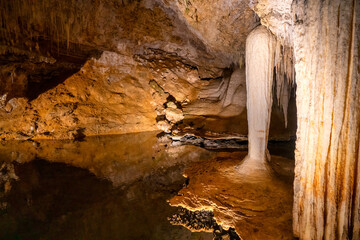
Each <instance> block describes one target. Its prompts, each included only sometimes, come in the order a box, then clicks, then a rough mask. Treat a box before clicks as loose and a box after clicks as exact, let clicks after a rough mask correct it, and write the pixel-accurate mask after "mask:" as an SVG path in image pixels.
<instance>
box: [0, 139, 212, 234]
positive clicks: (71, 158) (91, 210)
mask: <svg viewBox="0 0 360 240" xmlns="http://www.w3.org/2000/svg"><path fill="white" fill-rule="evenodd" d="M213 154H215V153H212V152H209V151H206V150H204V149H201V148H198V147H194V146H177V147H171V146H170V145H169V142H167V141H166V140H164V139H163V140H161V139H160V140H159V139H157V138H156V134H154V133H141V134H128V135H121V136H104V137H94V138H87V139H86V140H85V141H83V142H73V141H49V140H43V141H34V142H30V141H25V142H8V143H6V144H2V145H1V146H0V166H1V167H0V188H1V189H0V205H1V207H0V239H24V240H25V239H69V240H72V239H74V240H81V239H124V240H126V239H194V240H195V239H212V233H193V232H190V231H189V230H187V229H186V228H184V227H181V226H173V225H171V224H170V222H169V220H168V217H171V216H172V215H173V214H174V213H175V212H176V211H177V209H176V208H174V207H170V206H169V204H168V202H167V200H168V199H170V198H171V197H172V196H174V195H176V194H177V192H178V191H179V190H180V189H181V188H182V187H183V184H184V182H185V179H184V177H183V176H182V171H183V169H184V167H185V166H186V164H187V163H189V162H192V161H199V160H201V159H208V158H209V157H211V156H212V155H213Z"/></svg>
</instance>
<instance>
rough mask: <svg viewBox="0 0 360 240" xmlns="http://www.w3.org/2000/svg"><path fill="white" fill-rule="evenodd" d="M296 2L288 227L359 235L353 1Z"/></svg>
mask: <svg viewBox="0 0 360 240" xmlns="http://www.w3.org/2000/svg"><path fill="white" fill-rule="evenodd" d="M297 2H298V4H296V5H295V14H296V15H295V16H296V20H295V21H296V22H295V32H294V34H295V35H294V49H295V57H296V65H295V68H296V81H297V109H298V130H297V142H296V167H295V183H294V184H295V185H294V193H295V197H294V212H293V214H294V215H293V226H294V233H295V235H296V236H299V237H300V239H360V231H359V228H360V146H359V136H360V132H359V130H360V128H359V126H360V102H359V101H360V82H359V79H360V76H359V36H360V35H359V32H360V14H359V10H360V3H359V1H349V0H345V1H304V0H303V1H297Z"/></svg>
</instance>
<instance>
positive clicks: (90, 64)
mask: <svg viewBox="0 0 360 240" xmlns="http://www.w3.org/2000/svg"><path fill="white" fill-rule="evenodd" d="M248 4H249V2H248V1H241V2H238V1H236V0H231V1H226V2H224V1H221V0H212V1H211V2H208V1H200V0H199V1H192V0H187V1H163V0H144V1H135V0H130V1H128V0H126V1H125V0H121V1H118V0H100V1H80V2H79V1H73V0H67V1H57V0H53V1H45V0H41V1H37V2H36V3H35V2H33V1H30V0H26V1H18V0H14V1H0V6H1V10H0V11H1V15H0V23H1V24H0V118H1V121H0V139H2V140H7V139H29V138H33V139H34V138H82V137H84V136H89V135H98V134H122V133H129V132H143V131H152V130H157V129H160V130H164V131H166V132H169V131H170V129H171V128H172V127H173V126H174V125H175V124H176V122H178V121H181V120H182V119H183V118H184V117H185V119H184V120H183V121H182V123H181V124H182V126H181V127H180V126H179V127H178V128H179V130H180V131H182V130H183V129H188V130H189V131H197V130H198V129H200V131H202V132H205V133H207V134H211V135H214V134H215V135H216V134H222V135H224V136H228V135H232V136H234V135H235V136H241V137H243V138H244V139H246V135H247V120H246V84H245V71H244V69H245V68H244V51H245V40H246V36H247V35H248V34H249V32H250V31H251V30H252V29H253V28H254V27H255V26H257V25H258V24H259V18H258V17H257V16H256V14H254V12H253V11H252V10H251V9H250V7H249V6H248ZM293 100H294V99H293ZM173 103H175V105H174V104H173ZM292 106H293V107H294V105H292ZM173 107H175V108H173ZM282 112H284V110H282V109H281V108H279V107H277V106H276V104H275V105H274V110H273V116H272V118H273V123H272V129H273V130H272V131H270V132H272V133H271V134H270V137H272V139H281V140H285V139H290V138H291V137H292V136H294V133H295V129H296V121H292V123H293V124H292V125H291V126H290V127H288V128H286V127H285V125H284V117H283V116H282V115H283V113H282ZM285 112H286V111H285ZM290 115H291V116H290ZM289 116H290V118H291V119H293V120H295V117H294V111H293V110H292V109H290V110H289ZM190 125H191V126H190ZM175 127H176V126H175Z"/></svg>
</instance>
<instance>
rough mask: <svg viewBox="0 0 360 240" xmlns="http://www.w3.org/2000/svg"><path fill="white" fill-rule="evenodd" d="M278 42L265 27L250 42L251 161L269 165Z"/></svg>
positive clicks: (250, 38)
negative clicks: (275, 56) (268, 154)
mask: <svg viewBox="0 0 360 240" xmlns="http://www.w3.org/2000/svg"><path fill="white" fill-rule="evenodd" d="M275 44H276V42H275V39H274V37H273V35H272V34H271V33H270V31H269V30H267V29H266V28H265V27H264V26H259V27H257V28H256V29H254V30H253V31H252V32H251V33H250V34H249V36H248V38H247V40H246V89H247V115H248V129H249V133H248V139H249V154H248V159H247V161H257V162H259V161H260V162H265V159H266V151H267V141H268V135H269V126H270V115H271V107H272V86H273V74H274V70H273V69H274V68H273V66H274V55H275Z"/></svg>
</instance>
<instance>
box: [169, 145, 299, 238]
mask: <svg viewBox="0 0 360 240" xmlns="http://www.w3.org/2000/svg"><path fill="white" fill-rule="evenodd" d="M245 156H246V152H231V153H230V152H221V153H219V154H218V155H217V156H216V157H215V158H213V159H210V160H208V161H202V162H197V163H191V164H190V165H189V166H188V167H187V169H186V170H185V172H184V175H185V176H186V177H188V179H189V184H188V185H187V186H186V187H185V188H183V189H182V190H180V192H179V194H178V195H177V196H174V197H173V198H172V199H171V200H170V204H171V205H172V206H181V207H183V208H186V209H189V210H192V211H196V210H201V209H206V210H210V211H212V212H213V213H214V218H215V219H216V221H217V223H218V224H220V225H221V226H222V227H224V228H229V227H233V228H235V230H236V232H237V233H238V235H239V236H240V237H241V238H242V239H292V238H293V237H292V196H293V190H292V181H293V176H292V171H293V166H292V164H293V161H292V160H290V159H287V158H284V157H280V156H272V157H271V163H270V164H269V168H268V171H267V172H266V173H261V174H257V173H253V172H251V170H250V171H249V173H245V174H241V173H240V172H239V171H238V168H239V166H240V165H241V161H242V159H243V158H244V157H245Z"/></svg>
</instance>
